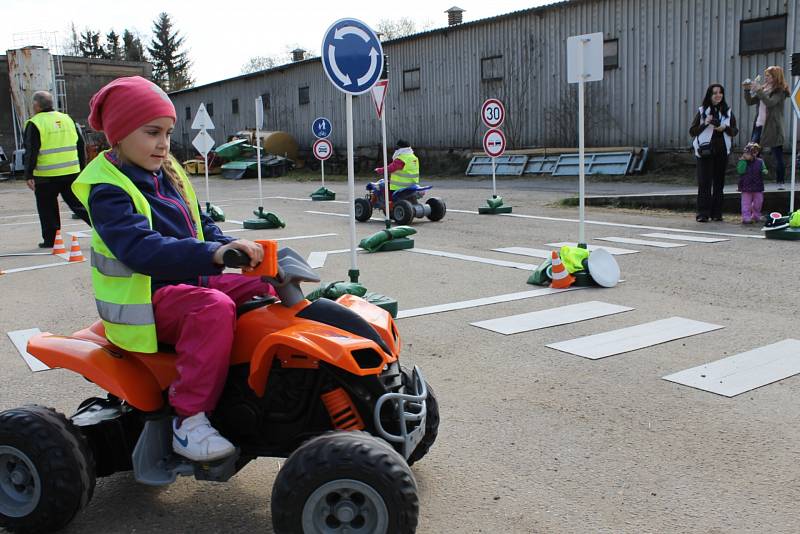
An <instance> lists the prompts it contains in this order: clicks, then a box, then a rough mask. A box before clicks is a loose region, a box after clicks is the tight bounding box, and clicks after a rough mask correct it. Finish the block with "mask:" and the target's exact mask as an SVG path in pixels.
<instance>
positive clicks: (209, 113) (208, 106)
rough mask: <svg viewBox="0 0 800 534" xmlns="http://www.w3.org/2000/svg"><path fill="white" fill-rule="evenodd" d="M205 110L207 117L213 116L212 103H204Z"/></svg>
mask: <svg viewBox="0 0 800 534" xmlns="http://www.w3.org/2000/svg"><path fill="white" fill-rule="evenodd" d="M206 111H207V112H208V116H209V117H213V116H214V104H213V103H210V104H206Z"/></svg>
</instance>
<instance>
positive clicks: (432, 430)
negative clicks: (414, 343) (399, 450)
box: [400, 367, 439, 465]
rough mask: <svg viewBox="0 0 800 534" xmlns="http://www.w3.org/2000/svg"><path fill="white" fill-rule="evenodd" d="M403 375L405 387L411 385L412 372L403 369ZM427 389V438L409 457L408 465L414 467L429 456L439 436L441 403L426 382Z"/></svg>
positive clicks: (424, 438) (425, 437)
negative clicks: (424, 457)
mask: <svg viewBox="0 0 800 534" xmlns="http://www.w3.org/2000/svg"><path fill="white" fill-rule="evenodd" d="M400 370H401V371H402V373H403V385H406V384H410V383H411V381H412V380H413V379H414V378H413V374H412V373H411V371H409V370H408V369H406V368H405V367H401V368H400ZM425 387H426V388H427V390H428V398H427V399H426V401H427V414H426V416H425V436H424V437H423V438H422V440H421V441H420V442H419V444H417V448H416V449H414V451H413V452H412V453H411V455H410V456H409V457H408V465H414V463H415V462H417V461H419V460H421V459H422V457H423V456H425V455H426V454H428V451H429V450H430V449H431V447H432V446H433V443H434V442H435V441H436V436H438V435H439V402H438V401H437V400H436V394H435V393H434V392H433V388H432V387H431V385H430V384H429V383H428V381H427V380H426V381H425Z"/></svg>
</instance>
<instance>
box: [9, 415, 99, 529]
mask: <svg viewBox="0 0 800 534" xmlns="http://www.w3.org/2000/svg"><path fill="white" fill-rule="evenodd" d="M94 486H95V467H94V459H93V457H92V452H91V449H90V448H89V446H88V444H87V442H86V439H85V438H84V436H83V435H82V434H81V433H80V431H79V430H78V428H77V427H75V425H73V424H72V422H71V421H69V420H67V418H66V417H64V416H63V415H62V414H60V413H58V412H56V411H55V410H53V409H51V408H45V407H43V406H34V405H32V406H25V407H23V408H16V409H13V410H7V411H5V412H2V413H0V527H2V528H4V529H6V530H8V531H9V532H52V531H55V530H59V529H61V528H63V527H65V526H66V525H67V524H68V523H69V522H70V521H71V520H72V518H73V517H75V514H77V513H78V512H79V511H80V510H81V509H82V508H84V507H85V506H86V505H87V504H88V503H89V500H90V499H91V498H92V493H93V492H94Z"/></svg>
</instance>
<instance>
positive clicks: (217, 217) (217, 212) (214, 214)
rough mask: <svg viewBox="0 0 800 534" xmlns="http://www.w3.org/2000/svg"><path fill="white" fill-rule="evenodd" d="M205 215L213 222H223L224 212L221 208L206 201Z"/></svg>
mask: <svg viewBox="0 0 800 534" xmlns="http://www.w3.org/2000/svg"><path fill="white" fill-rule="evenodd" d="M206 215H208V216H209V217H211V220H212V221H214V222H225V212H224V211H222V208H220V207H219V206H215V205H214V204H209V203H208V202H206Z"/></svg>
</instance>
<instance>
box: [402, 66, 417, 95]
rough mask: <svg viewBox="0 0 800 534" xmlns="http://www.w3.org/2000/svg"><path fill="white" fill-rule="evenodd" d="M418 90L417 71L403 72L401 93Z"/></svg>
mask: <svg viewBox="0 0 800 534" xmlns="http://www.w3.org/2000/svg"><path fill="white" fill-rule="evenodd" d="M416 89H419V69H411V70H404V71H403V91H414V90H416Z"/></svg>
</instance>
